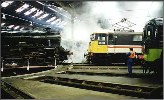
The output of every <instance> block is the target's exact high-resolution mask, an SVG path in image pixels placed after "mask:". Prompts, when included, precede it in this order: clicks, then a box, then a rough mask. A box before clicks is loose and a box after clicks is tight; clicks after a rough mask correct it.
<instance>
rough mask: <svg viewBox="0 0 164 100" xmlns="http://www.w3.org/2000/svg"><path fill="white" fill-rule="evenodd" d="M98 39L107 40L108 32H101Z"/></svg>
mask: <svg viewBox="0 0 164 100" xmlns="http://www.w3.org/2000/svg"><path fill="white" fill-rule="evenodd" d="M98 40H99V41H106V34H99V35H98Z"/></svg>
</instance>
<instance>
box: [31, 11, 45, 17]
mask: <svg viewBox="0 0 164 100" xmlns="http://www.w3.org/2000/svg"><path fill="white" fill-rule="evenodd" d="M41 14H43V11H37V13H36V14H35V15H34V16H32V17H38V16H39V15H41Z"/></svg>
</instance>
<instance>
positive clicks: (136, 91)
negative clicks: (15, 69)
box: [28, 76, 162, 98]
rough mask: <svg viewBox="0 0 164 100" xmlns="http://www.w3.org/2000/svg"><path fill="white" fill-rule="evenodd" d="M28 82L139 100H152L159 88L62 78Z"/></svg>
mask: <svg viewBox="0 0 164 100" xmlns="http://www.w3.org/2000/svg"><path fill="white" fill-rule="evenodd" d="M28 80H33V81H40V82H44V83H50V84H59V85H64V86H70V87H76V88H82V89H88V90H94V91H100V92H107V93H114V94H120V95H127V96H133V97H138V98H150V97H151V95H152V93H151V92H152V91H154V90H156V88H157V87H146V86H145V87H143V86H134V85H122V84H115V83H105V82H96V81H87V80H80V79H70V78H62V77H52V76H42V77H37V78H29V79H28ZM158 97H162V93H159V94H158Z"/></svg>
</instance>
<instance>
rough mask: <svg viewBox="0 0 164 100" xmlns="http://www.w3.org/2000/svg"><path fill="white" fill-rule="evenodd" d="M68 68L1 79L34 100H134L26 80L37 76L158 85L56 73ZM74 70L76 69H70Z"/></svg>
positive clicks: (137, 79) (119, 70)
mask: <svg viewBox="0 0 164 100" xmlns="http://www.w3.org/2000/svg"><path fill="white" fill-rule="evenodd" d="M68 67H69V66H64V67H63V66H59V67H58V68H56V69H52V70H48V71H44V72H39V73H33V74H26V75H19V76H12V77H7V78H6V77H2V79H3V80H4V81H6V82H8V83H11V84H12V85H13V86H14V87H17V88H19V89H20V90H22V91H24V92H25V93H27V94H30V95H31V96H33V97H35V98H36V99H53V100H77V99H78V100H109V99H134V98H136V97H130V96H124V95H118V94H112V93H104V92H98V91H92V90H85V89H79V88H74V87H67V86H61V85H55V84H49V83H43V82H39V81H32V80H26V78H30V77H39V76H54V77H62V78H70V79H81V80H88V81H98V82H106V83H119V84H131V85H137V86H149V87H158V86H161V85H163V84H160V83H158V82H155V81H153V80H152V81H149V80H144V79H141V78H128V77H115V76H97V75H78V74H57V72H61V71H66V70H67V68H68ZM71 70H74V71H75V70H76V71H77V69H71ZM78 71H96V70H84V69H82V70H78ZM99 72H116V73H117V72H119V73H120V72H121V73H127V69H115V70H114V69H109V70H99ZM133 72H136V73H138V72H139V73H140V72H141V70H138V69H134V70H133Z"/></svg>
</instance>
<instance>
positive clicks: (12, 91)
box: [1, 80, 34, 99]
mask: <svg viewBox="0 0 164 100" xmlns="http://www.w3.org/2000/svg"><path fill="white" fill-rule="evenodd" d="M1 89H2V91H3V92H2V94H3V95H6V96H8V97H10V98H12V99H34V97H32V96H31V95H30V94H27V93H25V92H23V91H22V90H20V89H18V88H16V87H14V86H12V85H11V84H9V83H7V82H5V81H3V80H1ZM2 97H3V96H2ZM2 99H3V98H2Z"/></svg>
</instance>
